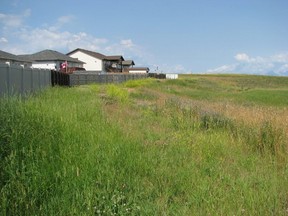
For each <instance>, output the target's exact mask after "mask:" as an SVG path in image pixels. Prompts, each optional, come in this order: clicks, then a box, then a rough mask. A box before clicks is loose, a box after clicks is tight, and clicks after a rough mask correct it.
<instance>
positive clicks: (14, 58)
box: [0, 50, 31, 62]
mask: <svg viewBox="0 0 288 216" xmlns="http://www.w3.org/2000/svg"><path fill="white" fill-rule="evenodd" d="M0 59H4V60H10V61H11V60H12V61H18V62H31V61H29V60H25V59H23V58H21V57H20V56H17V55H14V54H11V53H8V52H5V51H2V50H0Z"/></svg>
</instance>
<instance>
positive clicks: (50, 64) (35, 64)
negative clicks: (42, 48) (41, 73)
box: [32, 61, 59, 70]
mask: <svg viewBox="0 0 288 216" xmlns="http://www.w3.org/2000/svg"><path fill="white" fill-rule="evenodd" d="M57 66H58V65H57V63H56V62H54V61H51V62H33V63H32V68H39V69H49V70H54V69H55V67H57ZM58 67H59V66H58ZM58 67H57V69H58Z"/></svg>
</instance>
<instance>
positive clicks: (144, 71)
mask: <svg viewBox="0 0 288 216" xmlns="http://www.w3.org/2000/svg"><path fill="white" fill-rule="evenodd" d="M128 70H129V69H128ZM129 73H147V70H129Z"/></svg>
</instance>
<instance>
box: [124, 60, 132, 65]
mask: <svg viewBox="0 0 288 216" xmlns="http://www.w3.org/2000/svg"><path fill="white" fill-rule="evenodd" d="M122 65H124V66H131V65H135V63H134V61H133V60H125V61H123V62H122Z"/></svg>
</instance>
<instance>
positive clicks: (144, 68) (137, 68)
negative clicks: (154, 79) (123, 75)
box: [129, 67, 150, 71]
mask: <svg viewBox="0 0 288 216" xmlns="http://www.w3.org/2000/svg"><path fill="white" fill-rule="evenodd" d="M129 70H131V71H133V70H146V71H149V70H150V69H149V68H148V67H133V68H129Z"/></svg>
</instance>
